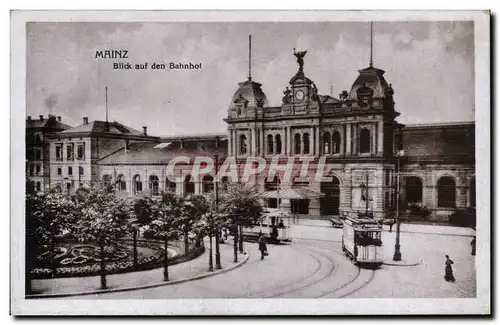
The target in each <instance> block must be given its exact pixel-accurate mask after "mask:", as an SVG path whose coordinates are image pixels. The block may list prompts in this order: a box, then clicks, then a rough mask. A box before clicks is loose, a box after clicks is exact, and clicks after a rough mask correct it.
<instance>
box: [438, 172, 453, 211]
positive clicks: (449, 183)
mask: <svg viewBox="0 0 500 325" xmlns="http://www.w3.org/2000/svg"><path fill="white" fill-rule="evenodd" d="M437 192H438V193H437V194H438V207H440V208H454V207H455V198H456V185H455V179H454V178H453V177H449V176H445V177H441V178H440V179H439V180H438V182H437Z"/></svg>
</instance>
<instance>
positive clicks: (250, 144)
mask: <svg viewBox="0 0 500 325" xmlns="http://www.w3.org/2000/svg"><path fill="white" fill-rule="evenodd" d="M253 141H254V139H253V129H252V128H250V129H248V150H247V154H248V155H249V156H251V155H253V150H254V149H253V148H254V146H253Z"/></svg>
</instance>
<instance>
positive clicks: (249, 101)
mask: <svg viewBox="0 0 500 325" xmlns="http://www.w3.org/2000/svg"><path fill="white" fill-rule="evenodd" d="M261 86H262V84H260V83H258V82H254V81H252V80H247V81H244V82H240V83H238V90H236V92H235V93H234V95H233V98H232V99H231V103H229V111H231V110H236V109H238V108H242V107H243V108H247V107H254V108H255V107H257V108H262V107H267V106H268V101H267V97H266V94H264V92H263V91H262V89H261ZM230 115H231V114H230Z"/></svg>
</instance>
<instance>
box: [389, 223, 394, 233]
mask: <svg viewBox="0 0 500 325" xmlns="http://www.w3.org/2000/svg"><path fill="white" fill-rule="evenodd" d="M393 225H394V222H392V221H391V222H390V223H389V232H392V226H393Z"/></svg>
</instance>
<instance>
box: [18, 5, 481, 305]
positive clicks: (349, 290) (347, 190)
mask: <svg viewBox="0 0 500 325" xmlns="http://www.w3.org/2000/svg"><path fill="white" fill-rule="evenodd" d="M119 13H121V14H120V15H119ZM489 24H490V15H489V12H484V11H463V12H446V11H441V12H432V11H428V12H425V11H418V12H403V11H401V12H397V11H392V12H389V11H387V12H380V11H374V12H370V11H366V12H327V11H324V12H321V11H314V12H313V11H309V12H307V11H302V12H301V11H289V12H273V11H267V12H259V11H247V12H236V11H235V12H211V11H205V12H197V11H194V12H176V13H173V12H106V11H101V12H91V11H89V12H84V11H80V12H78V11H76V12H58V11H46V12H33V11H31V12H30V11H17V12H13V14H12V16H11V28H12V34H11V41H12V42H13V48H12V61H11V69H12V73H13V75H12V79H11V82H12V97H13V98H16V99H15V100H13V101H12V106H11V114H12V120H11V125H12V127H11V132H12V138H13V139H14V138H16V137H17V139H22V138H21V137H23V136H24V139H25V143H24V145H16V147H13V149H12V156H11V161H12V166H13V167H12V171H11V177H12V183H13V184H12V199H11V200H12V202H11V204H12V206H13V210H12V212H11V222H12V225H11V251H12V254H11V269H12V274H13V276H12V278H11V299H12V300H11V308H12V313H13V314H18V315H33V314H45V315H52V314H68V315H83V314H111V315H125V314H129V315H185V314H190V315H294V314H297V315H345V314H354V315H357V314H359V315H361V314H392V315H394V314H482V315H488V314H490V313H491V305H490V303H491V302H490V295H491V288H490V286H491V280H490V276H491V275H490V265H491V261H490V259H491V255H490V250H491V247H490V240H491V239H490V196H489V194H490V171H489V161H490V151H489V150H490V145H489V143H490V120H489V114H490V106H489V105H490V103H489V98H490V83H489V82H490V81H489V74H490V72H489V69H490V61H489V60H490V59H489V58H490V53H489V50H490V48H489V47H490V39H489ZM12 141H14V140H12ZM20 141H22V140H20ZM19 143H21V142H19Z"/></svg>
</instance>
